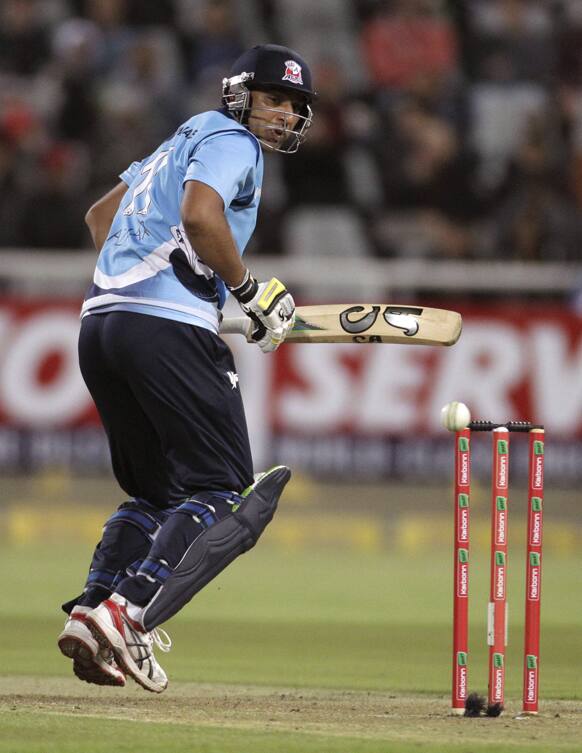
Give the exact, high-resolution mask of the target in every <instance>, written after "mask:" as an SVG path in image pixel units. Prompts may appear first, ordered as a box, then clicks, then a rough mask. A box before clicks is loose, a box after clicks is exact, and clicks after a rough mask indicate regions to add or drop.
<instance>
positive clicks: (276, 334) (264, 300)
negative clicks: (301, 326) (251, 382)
mask: <svg viewBox="0 0 582 753" xmlns="http://www.w3.org/2000/svg"><path fill="white" fill-rule="evenodd" d="M230 290H231V293H232V294H233V295H234V296H235V298H236V299H237V300H238V302H239V304H240V307H241V309H242V310H243V311H244V312H245V314H246V315H247V316H249V317H250V318H251V319H252V320H253V322H255V324H256V326H255V329H254V331H253V335H252V338H253V340H254V341H255V342H256V343H257V345H258V346H259V348H260V349H261V350H262V351H263V353H270V352H272V351H274V350H277V348H278V347H279V345H281V343H282V342H283V340H284V339H285V337H286V336H287V333H288V332H289V331H290V330H291V329H292V328H293V323H294V321H295V301H294V300H293V297H292V295H291V293H289V291H288V290H287V288H286V287H285V286H284V285H283V283H282V282H280V281H279V280H277V278H276V277H272V278H271V279H270V280H269V281H268V282H257V281H256V280H255V279H254V278H253V277H251V275H250V273H247V276H246V277H245V279H244V280H243V282H242V283H241V285H239V286H238V287H237V288H234V289H233V288H231V289H230Z"/></svg>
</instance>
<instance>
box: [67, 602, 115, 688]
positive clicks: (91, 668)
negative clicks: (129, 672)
mask: <svg viewBox="0 0 582 753" xmlns="http://www.w3.org/2000/svg"><path fill="white" fill-rule="evenodd" d="M90 611H91V608H90V607H81V606H76V607H74V608H73V610H72V611H71V614H70V615H69V617H68V619H67V621H66V622H65V627H64V630H63V632H62V633H61V634H60V635H59V637H58V645H59V648H60V650H61V653H62V654H64V655H65V656H67V657H68V658H69V659H72V660H73V672H74V673H75V674H76V675H77V677H78V678H79V679H80V680H84V681H85V682H92V683H94V684H95V685H116V686H118V687H123V686H124V685H125V675H124V674H123V672H122V671H121V670H120V669H119V667H118V666H117V664H116V663H115V657H114V656H113V651H111V649H110V648H103V647H102V646H100V645H99V643H98V642H97V641H96V640H95V638H94V637H93V634H92V633H91V631H90V630H89V628H88V627H87V623H86V617H87V614H88V613H89V612H90Z"/></svg>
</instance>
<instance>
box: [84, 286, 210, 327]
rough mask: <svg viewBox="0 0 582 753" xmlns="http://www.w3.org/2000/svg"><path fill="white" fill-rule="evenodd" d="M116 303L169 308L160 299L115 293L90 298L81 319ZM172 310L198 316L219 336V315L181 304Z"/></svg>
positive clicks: (173, 304) (173, 306)
mask: <svg viewBox="0 0 582 753" xmlns="http://www.w3.org/2000/svg"><path fill="white" fill-rule="evenodd" d="M116 303H138V304H141V305H143V306H155V307H157V308H163V309H167V308H168V302H167V301H164V300H160V299H158V298H137V297H135V298H134V297H129V296H126V295H115V293H107V294H105V295H96V296H94V297H93V298H88V299H87V300H86V301H85V303H84V304H83V307H82V308H81V319H82V318H83V317H84V316H87V315H88V314H91V313H92V311H93V310H95V311H96V312H98V311H100V310H101V309H102V307H106V306H113V305H114V304H116ZM171 309H172V310H174V311H182V312H183V313H184V314H192V315H193V316H196V317H198V318H199V319H202V320H203V321H205V322H208V324H210V325H212V327H213V329H214V332H215V334H218V314H217V313H214V312H212V313H211V312H209V311H202V309H199V308H194V306H183V305H182V304H180V303H172V304H171ZM152 313H153V312H152Z"/></svg>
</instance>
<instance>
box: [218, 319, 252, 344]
mask: <svg viewBox="0 0 582 753" xmlns="http://www.w3.org/2000/svg"><path fill="white" fill-rule="evenodd" d="M219 332H220V334H221V335H244V336H245V337H246V338H247V340H248V341H249V342H250V341H251V339H252V333H253V321H252V319H249V317H248V316H232V317H229V318H228V319H223V320H222V322H221V323H220V330H219Z"/></svg>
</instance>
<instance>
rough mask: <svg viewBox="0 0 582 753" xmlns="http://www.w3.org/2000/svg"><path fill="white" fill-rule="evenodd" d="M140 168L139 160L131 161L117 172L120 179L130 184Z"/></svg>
mask: <svg viewBox="0 0 582 753" xmlns="http://www.w3.org/2000/svg"><path fill="white" fill-rule="evenodd" d="M140 170H141V162H132V163H131V165H130V166H129V167H128V168H127V169H126V170H124V171H123V172H122V173H120V174H119V177H120V178H121V180H122V181H123V182H124V183H126V184H127V185H128V186H129V185H131V182H132V180H133V179H134V178H135V176H136V175H137V174H138V173H139V171H140Z"/></svg>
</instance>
